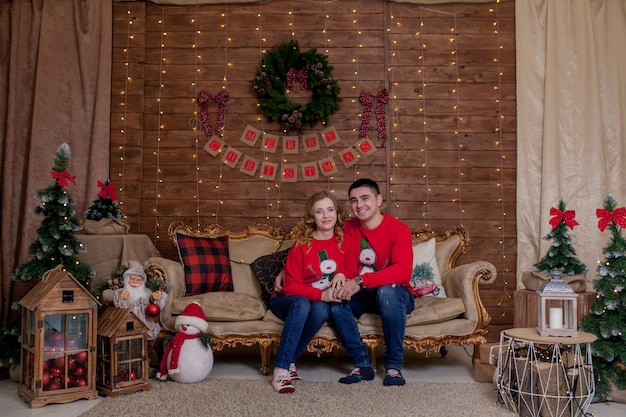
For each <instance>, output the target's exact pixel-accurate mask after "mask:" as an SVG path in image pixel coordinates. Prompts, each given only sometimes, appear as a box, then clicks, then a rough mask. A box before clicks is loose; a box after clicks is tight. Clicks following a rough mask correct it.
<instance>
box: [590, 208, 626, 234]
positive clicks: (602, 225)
mask: <svg viewBox="0 0 626 417" xmlns="http://www.w3.org/2000/svg"><path fill="white" fill-rule="evenodd" d="M596 217H598V218H599V219H600V220H598V229H600V231H601V232H604V230H605V229H606V228H607V227H608V225H609V224H610V223H611V222H612V221H614V222H615V223H617V225H618V226H619V227H626V208H624V207H620V208H618V209H615V210H613V211H609V210H605V209H596Z"/></svg>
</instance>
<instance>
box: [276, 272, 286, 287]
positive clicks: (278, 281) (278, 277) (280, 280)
mask: <svg viewBox="0 0 626 417" xmlns="http://www.w3.org/2000/svg"><path fill="white" fill-rule="evenodd" d="M283 282H285V270H284V269H283V270H282V271H280V272H279V273H278V275H276V278H275V279H274V291H276V292H283Z"/></svg>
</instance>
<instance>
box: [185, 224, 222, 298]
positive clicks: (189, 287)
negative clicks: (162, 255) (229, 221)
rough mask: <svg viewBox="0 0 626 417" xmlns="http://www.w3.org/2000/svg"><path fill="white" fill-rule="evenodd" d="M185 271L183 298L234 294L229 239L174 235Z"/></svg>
mask: <svg viewBox="0 0 626 417" xmlns="http://www.w3.org/2000/svg"><path fill="white" fill-rule="evenodd" d="M176 242H177V244H178V255H179V256H180V260H181V262H182V263H183V268H184V270H185V295H196V294H204V293H207V292H216V291H233V277H232V273H231V270H230V257H229V253H228V237H226V236H223V237H217V238H198V237H192V236H187V235H184V234H182V233H176Z"/></svg>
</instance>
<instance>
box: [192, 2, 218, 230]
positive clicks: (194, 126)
mask: <svg viewBox="0 0 626 417" xmlns="http://www.w3.org/2000/svg"><path fill="white" fill-rule="evenodd" d="M191 23H192V24H193V25H194V29H195V30H194V34H195V39H194V43H193V45H192V46H191V47H192V49H193V50H194V54H193V59H194V64H195V67H196V71H195V72H194V82H193V89H194V95H193V99H192V102H193V104H194V112H193V115H194V122H193V123H192V130H193V133H194V147H195V153H194V155H193V159H194V161H195V163H196V193H195V194H194V196H193V198H194V199H195V200H196V225H197V226H198V227H200V184H202V178H201V176H200V150H199V146H200V137H199V135H200V133H199V129H198V122H197V121H198V110H197V106H195V104H196V102H197V97H198V94H199V93H200V90H199V88H198V74H199V73H200V70H199V61H200V58H201V56H200V52H199V51H200V47H201V46H200V44H199V41H200V39H199V38H200V36H199V35H200V30H199V29H198V6H195V7H194V17H193V19H192V21H191ZM218 200H219V199H218Z"/></svg>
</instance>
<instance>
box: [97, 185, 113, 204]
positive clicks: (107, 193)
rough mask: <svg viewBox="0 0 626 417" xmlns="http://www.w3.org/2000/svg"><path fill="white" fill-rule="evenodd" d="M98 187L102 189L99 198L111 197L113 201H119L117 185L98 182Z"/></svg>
mask: <svg viewBox="0 0 626 417" xmlns="http://www.w3.org/2000/svg"><path fill="white" fill-rule="evenodd" d="M98 187H100V188H102V189H101V190H100V192H99V193H98V197H102V198H107V197H109V198H110V199H111V200H113V201H117V194H115V183H114V182H110V183H108V184H103V183H102V182H100V181H98Z"/></svg>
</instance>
